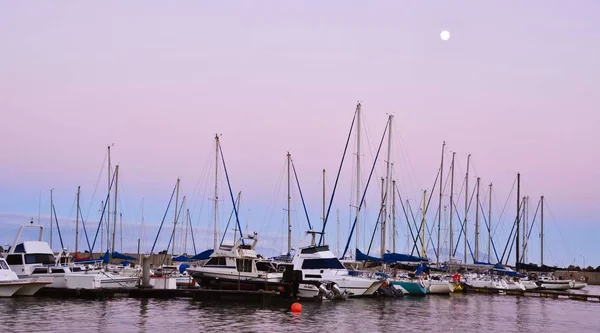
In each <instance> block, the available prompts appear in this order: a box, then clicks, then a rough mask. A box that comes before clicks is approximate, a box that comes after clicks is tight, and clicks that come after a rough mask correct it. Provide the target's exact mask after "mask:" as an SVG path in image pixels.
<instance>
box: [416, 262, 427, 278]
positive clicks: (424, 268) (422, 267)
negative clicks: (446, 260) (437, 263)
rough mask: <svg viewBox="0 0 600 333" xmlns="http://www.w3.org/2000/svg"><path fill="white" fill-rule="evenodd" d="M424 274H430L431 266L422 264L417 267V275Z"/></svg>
mask: <svg viewBox="0 0 600 333" xmlns="http://www.w3.org/2000/svg"><path fill="white" fill-rule="evenodd" d="M423 273H427V274H429V266H427V265H424V264H420V265H419V266H417V270H416V271H415V275H417V276H419V275H421V274H423Z"/></svg>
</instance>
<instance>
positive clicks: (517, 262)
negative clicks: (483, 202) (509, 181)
mask: <svg viewBox="0 0 600 333" xmlns="http://www.w3.org/2000/svg"><path fill="white" fill-rule="evenodd" d="M520 213H521V174H520V173H517V234H516V242H517V246H516V250H517V251H516V252H517V253H516V260H515V269H516V270H517V271H519V228H520V226H521V216H520Z"/></svg>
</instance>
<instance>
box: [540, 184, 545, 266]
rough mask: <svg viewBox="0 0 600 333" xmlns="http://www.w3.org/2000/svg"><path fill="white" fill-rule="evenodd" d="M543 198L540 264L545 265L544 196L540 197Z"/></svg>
mask: <svg viewBox="0 0 600 333" xmlns="http://www.w3.org/2000/svg"><path fill="white" fill-rule="evenodd" d="M540 200H541V206H542V207H541V208H542V211H541V213H542V215H541V221H542V222H541V232H540V239H541V240H540V266H544V196H543V195H542V197H541V198H540Z"/></svg>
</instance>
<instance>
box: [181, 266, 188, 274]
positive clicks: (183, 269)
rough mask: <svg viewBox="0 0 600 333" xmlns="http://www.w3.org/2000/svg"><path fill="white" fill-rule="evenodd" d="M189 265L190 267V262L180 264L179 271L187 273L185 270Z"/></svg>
mask: <svg viewBox="0 0 600 333" xmlns="http://www.w3.org/2000/svg"><path fill="white" fill-rule="evenodd" d="M188 267H190V265H188V264H181V265H179V273H181V274H183V273H185V270H186V269H187V268H188Z"/></svg>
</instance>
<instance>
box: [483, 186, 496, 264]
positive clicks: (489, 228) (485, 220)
mask: <svg viewBox="0 0 600 333" xmlns="http://www.w3.org/2000/svg"><path fill="white" fill-rule="evenodd" d="M482 197H484V198H485V197H486V194H484V195H483V196H482ZM479 210H480V211H481V216H483V221H484V222H485V226H486V228H487V231H488V232H490V233H491V231H490V230H491V225H490V223H489V221H488V219H487V217H486V216H485V212H484V211H483V205H482V204H481V200H479ZM491 243H492V249H494V255H495V256H496V261H498V262H500V258H499V257H498V252H497V251H496V244H495V243H494V237H492V238H491Z"/></svg>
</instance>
